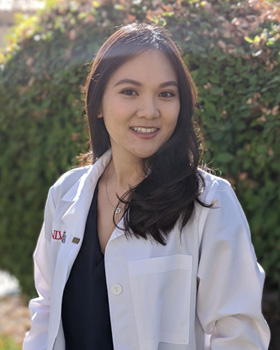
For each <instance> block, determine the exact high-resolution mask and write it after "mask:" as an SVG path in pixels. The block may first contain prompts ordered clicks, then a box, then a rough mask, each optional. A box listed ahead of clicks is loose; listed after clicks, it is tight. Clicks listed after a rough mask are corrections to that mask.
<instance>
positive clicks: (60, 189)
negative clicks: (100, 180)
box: [49, 165, 94, 201]
mask: <svg viewBox="0 0 280 350" xmlns="http://www.w3.org/2000/svg"><path fill="white" fill-rule="evenodd" d="M93 166H94V165H88V166H83V167H79V168H74V169H70V170H68V171H67V172H65V173H64V174H62V175H61V176H60V177H59V178H58V180H57V181H56V182H55V183H54V184H53V185H52V186H51V188H50V190H49V193H50V195H51V196H52V197H53V199H54V200H55V201H57V200H58V199H59V198H62V197H63V196H64V195H65V194H66V193H67V192H68V191H69V190H70V189H71V188H72V187H73V186H74V185H75V184H76V183H79V182H80V180H81V178H82V177H83V176H84V175H86V174H87V173H88V172H89V171H90V170H91V169H92V167H93Z"/></svg>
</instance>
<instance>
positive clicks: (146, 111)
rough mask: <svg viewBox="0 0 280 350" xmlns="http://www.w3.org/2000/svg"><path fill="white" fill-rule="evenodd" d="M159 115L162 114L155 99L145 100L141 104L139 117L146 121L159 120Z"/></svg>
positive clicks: (138, 112) (138, 111)
mask: <svg viewBox="0 0 280 350" xmlns="http://www.w3.org/2000/svg"><path fill="white" fill-rule="evenodd" d="M139 102H140V101H139ZM159 115H160V112H159V108H158V104H157V101H156V100H155V98H151V97H149V98H145V99H143V100H142V101H141V102H140V103H139V106H138V110H137V116H138V117H140V118H146V119H155V118H158V117H159Z"/></svg>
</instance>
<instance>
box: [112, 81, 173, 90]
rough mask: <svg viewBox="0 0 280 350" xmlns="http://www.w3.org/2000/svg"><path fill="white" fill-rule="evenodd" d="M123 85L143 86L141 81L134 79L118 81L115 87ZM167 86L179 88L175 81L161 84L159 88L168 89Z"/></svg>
mask: <svg viewBox="0 0 280 350" xmlns="http://www.w3.org/2000/svg"><path fill="white" fill-rule="evenodd" d="M122 84H133V85H136V86H142V85H143V84H142V83H140V82H139V81H137V80H133V79H122V80H120V81H118V82H117V83H116V84H115V85H114V87H115V86H118V85H122ZM166 86H175V87H177V88H178V84H177V83H176V81H175V80H170V81H166V82H164V83H161V84H159V87H160V88H163V87H166Z"/></svg>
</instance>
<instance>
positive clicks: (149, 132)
mask: <svg viewBox="0 0 280 350" xmlns="http://www.w3.org/2000/svg"><path fill="white" fill-rule="evenodd" d="M179 110H180V100H179V88H178V81H177V77H176V73H175V70H174V68H173V66H172V65H171V63H170V62H169V60H168V58H167V57H166V56H165V55H164V54H163V53H162V52H160V51H146V52H144V53H142V54H140V55H139V56H137V57H135V58H133V59H131V60H130V61H128V62H126V63H124V64H123V65H122V66H121V67H119V69H117V70H116V71H115V72H114V74H113V75H112V76H111V77H110V79H109V81H108V84H107V86H106V88H105V91H104V94H103V98H102V102H101V109H100V112H101V114H102V117H103V118H104V123H105V126H106V129H107V131H108V133H109V136H110V140H111V146H112V154H113V156H117V157H122V158H123V157H125V159H126V160H129V159H131V160H132V161H139V160H141V159H143V158H147V157H150V156H151V155H153V154H154V153H155V152H157V151H158V149H159V148H160V147H161V146H162V145H163V144H165V143H166V142H167V141H168V139H169V138H170V136H171V135H172V133H173V131H174V129H175V127H176V123H177V119H178V114H179Z"/></svg>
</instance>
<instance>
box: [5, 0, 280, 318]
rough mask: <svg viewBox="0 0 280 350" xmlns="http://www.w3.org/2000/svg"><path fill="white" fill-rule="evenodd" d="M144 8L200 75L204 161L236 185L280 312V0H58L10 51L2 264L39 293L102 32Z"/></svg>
mask: <svg viewBox="0 0 280 350" xmlns="http://www.w3.org/2000/svg"><path fill="white" fill-rule="evenodd" d="M135 20H138V21H146V22H147V21H149V22H155V23H158V24H160V25H163V26H165V27H166V28H167V29H168V30H169V31H170V32H171V33H172V36H173V39H174V40H175V41H176V42H177V43H178V45H179V47H180V50H181V52H182V56H183V57H184V60H185V62H186V64H187V66H188V67H189V69H190V70H191V74H192V76H193V78H194V80H195V82H196V83H197V86H198V90H199V101H198V105H197V109H196V118H197V121H198V124H199V126H200V132H201V134H203V137H204V142H203V143H204V149H205V154H204V161H205V162H206V163H207V164H208V165H209V166H210V167H212V168H214V169H217V173H218V174H221V175H222V176H223V177H225V178H227V179H228V180H229V181H230V182H231V183H232V185H233V186H234V188H235V190H236V192H237V196H238V198H239V200H240V202H241V204H242V206H243V208H244V211H245V212H246V215H247V218H248V221H249V224H250V227H251V231H252V239H253V243H254V246H255V249H256V253H257V256H258V258H259V261H260V263H261V264H262V266H263V267H264V268H265V270H266V273H267V279H266V290H267V296H268V298H269V300H270V302H269V303H267V304H266V306H265V307H266V308H267V313H268V318H269V319H271V322H273V321H274V322H279V318H278V317H279V316H278V315H279V300H278V292H279V287H280V274H279V272H280V225H279V224H280V222H279V210H280V201H279V198H280V188H279V173H280V162H279V155H280V154H279V153H280V147H279V146H280V128H279V126H280V112H279V104H280V89H279V82H280V68H279V63H280V55H279V52H280V3H279V2H271V1H265V0H242V1H234V0H223V1H222V0H212V1H198V0H188V1H187V0H178V1H175V0H173V1H159V0H130V1H123V0H118V1H109V0H103V1H89V0H83V1H77V0H73V1H66V0H60V1H57V0H56V1H48V2H47V10H44V11H41V12H38V13H37V14H36V15H34V16H31V17H28V18H24V17H22V16H21V17H20V16H19V17H18V23H17V26H16V27H15V28H14V31H13V32H12V34H11V35H10V36H9V45H8V46H7V48H6V49H5V51H3V52H2V53H1V54H0V68H1V69H0V103H1V112H0V125H1V127H0V149H1V152H0V169H1V170H0V191H1V197H0V241H1V244H0V256H1V266H0V268H1V269H7V270H9V271H10V272H11V273H13V274H14V275H15V276H16V277H17V278H18V279H19V280H20V283H21V286H22V290H23V292H24V293H27V294H29V295H34V289H33V274H32V252H33V250H34V246H35V243H36V240H37V237H38V233H39V230H40V226H41V223H42V217H43V208H44V202H45V199H46V195H47V191H48V188H49V187H50V185H51V184H52V183H53V182H54V181H55V180H56V179H57V178H58V176H59V175H60V174H62V173H63V172H65V171H66V170H67V169H69V168H70V167H72V166H75V165H77V162H78V160H77V158H76V156H77V155H78V154H80V153H82V152H86V151H87V148H88V143H87V127H86V122H85V116H84V107H83V99H84V95H83V85H84V83H85V78H86V75H87V73H88V71H89V67H90V62H91V60H92V59H93V57H94V55H95V53H96V52H97V50H98V48H99V47H100V45H101V44H102V43H103V41H104V40H105V39H106V38H107V37H108V36H109V35H110V34H111V33H112V32H113V31H114V30H115V29H116V28H117V27H118V26H120V25H123V24H127V23H131V22H133V21H135Z"/></svg>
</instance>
